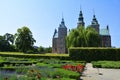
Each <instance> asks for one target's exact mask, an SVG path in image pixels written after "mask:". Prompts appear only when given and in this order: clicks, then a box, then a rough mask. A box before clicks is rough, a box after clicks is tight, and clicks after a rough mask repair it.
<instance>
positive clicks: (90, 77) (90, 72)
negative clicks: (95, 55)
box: [81, 63, 120, 80]
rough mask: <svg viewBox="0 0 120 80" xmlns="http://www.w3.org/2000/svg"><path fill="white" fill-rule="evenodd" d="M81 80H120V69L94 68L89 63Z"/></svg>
mask: <svg viewBox="0 0 120 80" xmlns="http://www.w3.org/2000/svg"><path fill="white" fill-rule="evenodd" d="M81 80H120V69H102V68H93V67H92V64H91V63H87V64H86V68H85V71H84V72H83V74H82V77H81Z"/></svg>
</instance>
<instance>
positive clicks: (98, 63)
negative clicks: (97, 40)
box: [92, 61, 120, 69]
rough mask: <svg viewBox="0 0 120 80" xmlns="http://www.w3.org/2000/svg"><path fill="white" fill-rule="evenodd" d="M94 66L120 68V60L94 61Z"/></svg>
mask: <svg viewBox="0 0 120 80" xmlns="http://www.w3.org/2000/svg"><path fill="white" fill-rule="evenodd" d="M92 64H93V67H98V68H114V69H120V61H93V62H92Z"/></svg>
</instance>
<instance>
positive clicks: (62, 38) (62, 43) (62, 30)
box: [58, 18, 67, 53]
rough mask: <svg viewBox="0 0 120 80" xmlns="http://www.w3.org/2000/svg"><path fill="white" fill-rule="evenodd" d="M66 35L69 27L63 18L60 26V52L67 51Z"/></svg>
mask: <svg viewBox="0 0 120 80" xmlns="http://www.w3.org/2000/svg"><path fill="white" fill-rule="evenodd" d="M66 36H67V28H66V26H65V22H64V19H63V18H62V21H61V24H60V25H59V27H58V53H66Z"/></svg>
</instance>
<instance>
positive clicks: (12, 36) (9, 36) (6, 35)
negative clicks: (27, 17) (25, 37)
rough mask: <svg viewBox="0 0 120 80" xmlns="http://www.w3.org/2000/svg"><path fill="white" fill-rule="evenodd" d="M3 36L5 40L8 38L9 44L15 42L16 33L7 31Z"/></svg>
mask: <svg viewBox="0 0 120 80" xmlns="http://www.w3.org/2000/svg"><path fill="white" fill-rule="evenodd" d="M3 37H4V40H6V41H7V42H8V43H9V44H13V43H14V35H12V34H10V33H6V34H5V35H4V36H3Z"/></svg>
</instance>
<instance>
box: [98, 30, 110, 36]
mask: <svg viewBox="0 0 120 80" xmlns="http://www.w3.org/2000/svg"><path fill="white" fill-rule="evenodd" d="M100 35H102V36H108V35H110V33H109V30H108V29H100Z"/></svg>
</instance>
